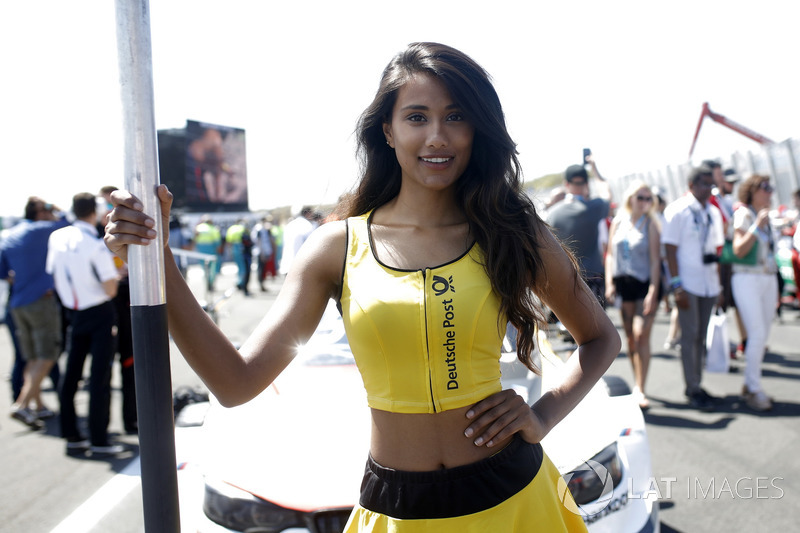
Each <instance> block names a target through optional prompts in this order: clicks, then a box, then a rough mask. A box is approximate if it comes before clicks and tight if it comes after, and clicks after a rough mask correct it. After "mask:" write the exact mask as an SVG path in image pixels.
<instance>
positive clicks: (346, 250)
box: [336, 218, 350, 315]
mask: <svg viewBox="0 0 800 533" xmlns="http://www.w3.org/2000/svg"><path fill="white" fill-rule="evenodd" d="M344 230H345V238H344V261H342V279H340V280H339V294H337V295H336V309H338V310H339V315H341V314H342V292H343V291H344V269H345V268H347V257H348V255H349V254H350V221H349V219H347V218H346V219H344Z"/></svg>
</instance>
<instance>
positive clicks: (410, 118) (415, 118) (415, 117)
mask: <svg viewBox="0 0 800 533" xmlns="http://www.w3.org/2000/svg"><path fill="white" fill-rule="evenodd" d="M406 120H408V121H409V122H425V116H424V115H422V114H421V113H414V114H411V115H409V116H408V117H407V118H406Z"/></svg>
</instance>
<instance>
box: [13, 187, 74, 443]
mask: <svg viewBox="0 0 800 533" xmlns="http://www.w3.org/2000/svg"><path fill="white" fill-rule="evenodd" d="M68 224H69V223H68V222H67V220H66V218H65V217H64V216H63V215H60V214H59V211H58V209H56V208H55V206H53V205H52V204H50V203H47V202H45V201H44V200H42V199H41V198H38V197H31V198H29V199H28V203H27V204H26V205H25V219H24V220H23V221H22V222H20V223H19V224H17V225H16V226H14V227H13V228H12V229H11V230H10V232H9V234H8V237H7V238H6V239H4V240H3V244H2V247H0V279H8V280H9V281H11V283H13V285H14V289H13V291H12V292H11V298H10V300H9V302H8V306H9V310H10V312H11V315H12V317H13V319H14V324H15V325H16V333H17V336H18V339H19V343H20V347H21V349H22V356H23V358H24V359H25V370H24V374H23V385H22V390H21V392H20V394H19V396H18V397H17V399H16V401H15V402H14V405H12V407H11V417H12V418H15V419H17V420H19V421H20V422H22V423H24V424H27V425H28V426H30V427H31V428H34V429H39V428H41V427H43V425H44V424H43V423H42V419H45V418H49V417H52V416H54V413H53V412H52V411H50V410H49V409H48V408H47V407H46V406H45V405H44V403H42V398H41V384H42V380H43V379H44V377H45V376H46V375H47V374H48V373H50V370H51V369H52V368H53V365H54V364H55V362H56V360H57V359H58V356H59V355H60V354H61V304H60V303H59V301H58V298H57V296H56V294H55V288H54V285H53V277H52V276H51V275H50V274H48V273H47V272H46V271H45V261H46V258H47V241H48V239H49V238H50V234H51V233H53V232H54V231H55V230H57V229H59V228H62V227H65V226H67V225H68Z"/></svg>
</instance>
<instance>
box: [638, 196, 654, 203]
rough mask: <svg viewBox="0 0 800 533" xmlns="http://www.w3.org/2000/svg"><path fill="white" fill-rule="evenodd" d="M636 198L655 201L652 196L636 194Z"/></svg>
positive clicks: (641, 200) (642, 200)
mask: <svg viewBox="0 0 800 533" xmlns="http://www.w3.org/2000/svg"><path fill="white" fill-rule="evenodd" d="M636 199H637V200H639V201H640V202H652V201H653V197H652V196H636Z"/></svg>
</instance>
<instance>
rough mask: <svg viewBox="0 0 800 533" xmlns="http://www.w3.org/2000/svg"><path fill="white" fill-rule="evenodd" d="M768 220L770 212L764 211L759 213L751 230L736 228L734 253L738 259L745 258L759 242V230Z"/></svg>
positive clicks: (734, 231)
mask: <svg viewBox="0 0 800 533" xmlns="http://www.w3.org/2000/svg"><path fill="white" fill-rule="evenodd" d="M767 220H769V210H768V209H762V210H761V211H759V212H758V215H757V216H756V220H755V222H753V224H752V225H751V226H750V227H749V228H734V230H733V253H734V255H736V257H744V256H746V255H747V254H748V253H750V249H751V248H752V247H753V246H755V244H756V242H758V235H757V234H756V230H757V228H758V227H760V226H762V225H763V224H764V222H765V221H767Z"/></svg>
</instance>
